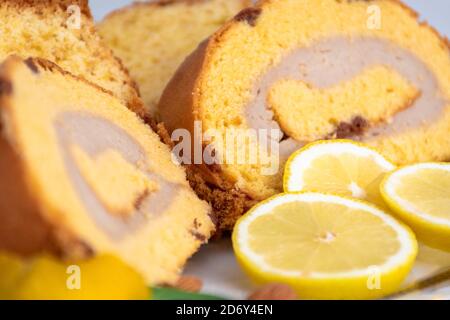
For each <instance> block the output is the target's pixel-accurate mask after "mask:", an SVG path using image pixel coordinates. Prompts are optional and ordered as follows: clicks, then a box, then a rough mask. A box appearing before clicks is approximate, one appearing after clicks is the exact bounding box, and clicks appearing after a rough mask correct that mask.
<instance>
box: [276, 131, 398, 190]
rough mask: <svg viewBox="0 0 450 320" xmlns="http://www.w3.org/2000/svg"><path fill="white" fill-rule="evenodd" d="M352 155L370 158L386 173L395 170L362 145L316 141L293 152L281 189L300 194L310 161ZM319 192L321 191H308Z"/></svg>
mask: <svg viewBox="0 0 450 320" xmlns="http://www.w3.org/2000/svg"><path fill="white" fill-rule="evenodd" d="M345 153H353V154H355V155H359V156H361V157H370V158H371V159H372V160H374V161H375V162H376V163H377V164H378V165H379V166H380V168H382V169H384V170H385V171H386V172H389V171H392V170H394V169H395V165H394V164H393V163H392V162H391V161H389V160H388V159H387V158H386V157H384V156H383V155H381V154H380V153H378V152H377V151H376V150H375V149H372V148H370V147H368V146H366V145H364V144H362V143H359V142H355V141H352V140H345V139H336V140H331V141H328V140H327V141H318V142H314V143H311V144H308V145H307V146H305V147H303V148H301V149H300V150H297V151H296V152H294V153H293V154H292V155H291V156H290V158H289V160H288V161H287V162H286V169H285V174H284V177H283V188H284V190H285V191H286V192H300V191H306V190H304V179H303V173H304V172H306V170H307V169H308V167H309V166H310V165H311V163H312V161H313V160H315V159H317V158H318V157H320V156H322V155H330V154H332V155H339V154H345ZM308 191H315V192H320V191H321V190H308Z"/></svg>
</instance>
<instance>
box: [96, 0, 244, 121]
mask: <svg viewBox="0 0 450 320" xmlns="http://www.w3.org/2000/svg"><path fill="white" fill-rule="evenodd" d="M250 4H251V0H159V1H141V2H136V3H134V4H132V5H130V6H128V7H125V8H122V9H119V10H117V11H114V12H112V13H111V14H110V15H108V16H107V17H106V18H105V19H104V20H103V21H102V22H101V23H100V24H99V25H98V29H99V33H100V35H101V36H102V37H103V38H104V40H105V41H106V43H107V44H108V45H109V46H110V47H111V48H112V49H113V51H114V54H116V55H117V56H118V57H119V58H120V59H122V61H123V63H124V64H125V66H126V67H127V68H128V69H129V70H130V73H131V76H132V77H133V79H134V80H136V81H137V83H138V85H139V89H140V92H141V94H142V98H143V100H144V103H145V104H146V106H148V108H149V109H150V112H151V114H152V115H153V116H155V117H156V116H157V115H156V114H155V111H156V106H157V104H158V101H159V98H160V97H161V93H162V91H163V89H164V87H165V86H166V85H167V83H168V82H169V80H170V78H171V77H172V75H173V73H174V72H175V71H176V69H177V67H178V66H179V65H180V64H181V63H182V62H183V60H184V58H186V56H187V55H189V53H190V52H192V50H194V49H195V48H196V47H197V45H198V44H199V43H200V42H201V41H203V40H204V39H205V38H206V37H208V36H209V35H211V34H212V33H213V32H214V31H216V30H217V29H218V28H219V27H221V26H222V25H223V24H224V23H225V22H226V21H227V20H228V19H230V18H231V17H233V16H234V15H235V14H236V13H238V12H239V11H240V10H241V9H243V8H245V7H247V6H248V5H250Z"/></svg>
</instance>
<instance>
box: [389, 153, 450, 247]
mask: <svg viewBox="0 0 450 320" xmlns="http://www.w3.org/2000/svg"><path fill="white" fill-rule="evenodd" d="M421 169H438V170H445V171H449V172H450V164H449V163H439V162H436V163H419V164H415V165H410V166H405V167H402V168H399V169H398V170H396V171H394V172H392V173H390V174H388V175H387V176H386V177H385V178H384V180H383V181H382V183H381V185H380V192H381V195H382V197H383V199H384V201H385V202H386V203H387V204H388V206H389V207H390V208H391V210H392V212H393V213H394V214H395V215H396V216H397V217H398V218H399V219H400V220H402V221H404V222H405V223H406V224H408V225H409V226H410V227H411V228H412V229H413V230H414V232H415V233H416V235H417V237H418V238H419V240H421V241H423V242H424V243H425V244H427V245H428V246H431V247H433V248H437V249H440V250H444V251H449V252H450V220H448V219H445V218H441V217H436V216H433V215H431V214H427V213H426V212H423V211H421V210H419V209H418V208H417V207H416V206H415V205H414V204H413V203H412V202H411V201H408V200H406V199H403V198H402V197H401V196H400V195H398V194H397V192H396V187H397V186H398V183H399V181H400V179H401V177H403V176H407V175H410V174H413V173H414V172H417V171H418V170H421Z"/></svg>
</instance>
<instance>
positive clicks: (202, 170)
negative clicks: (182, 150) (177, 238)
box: [147, 119, 258, 237]
mask: <svg viewBox="0 0 450 320" xmlns="http://www.w3.org/2000/svg"><path fill="white" fill-rule="evenodd" d="M147 123H149V124H150V126H151V127H152V129H153V130H154V131H155V132H156V133H157V134H158V135H159V136H160V137H161V141H162V142H164V143H165V144H167V145H169V146H170V147H172V148H173V141H172V140H171V139H170V135H169V133H168V132H167V129H166V127H165V126H164V124H163V123H156V122H155V121H154V120H153V119H147ZM185 168H186V177H187V179H188V181H189V184H190V186H191V188H192V189H193V190H194V191H195V193H197V195H198V197H199V198H200V199H202V200H205V201H207V202H208V203H209V204H210V205H211V207H212V210H213V212H212V213H211V219H212V221H213V222H214V224H215V225H216V234H215V236H216V237H220V236H221V234H222V232H224V231H229V230H232V229H233V226H234V223H235V222H236V220H237V219H238V218H239V217H240V216H242V215H243V214H244V213H246V212H247V211H248V210H249V209H250V208H251V207H253V206H254V205H255V204H256V203H257V202H258V201H257V200H255V199H252V198H251V197H250V196H249V195H247V194H245V193H244V192H242V191H241V190H239V189H237V188H236V187H235V186H234V185H233V183H231V182H230V181H227V180H226V179H224V177H223V176H222V175H221V174H220V166H207V165H202V166H197V165H187V166H185Z"/></svg>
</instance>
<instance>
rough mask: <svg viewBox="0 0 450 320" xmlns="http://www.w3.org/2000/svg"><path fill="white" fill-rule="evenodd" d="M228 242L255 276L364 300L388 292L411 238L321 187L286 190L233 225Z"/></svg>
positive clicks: (411, 253)
mask: <svg viewBox="0 0 450 320" xmlns="http://www.w3.org/2000/svg"><path fill="white" fill-rule="evenodd" d="M233 248H234V250H235V254H236V257H237V260H238V261H239V263H240V265H241V266H242V267H243V269H244V271H246V273H248V275H249V276H250V277H251V278H252V279H253V280H254V281H256V282H258V283H273V282H278V283H286V284H288V285H290V286H292V287H293V288H294V289H295V290H296V291H297V293H298V295H299V297H300V298H305V299H369V298H378V297H382V296H385V295H387V294H390V293H393V292H395V291H396V290H397V289H398V287H399V286H400V285H401V283H402V281H403V279H404V278H405V277H406V275H407V274H408V273H409V271H410V270H411V268H412V265H413V262H414V260H415V257H416V255H417V241H416V240H415V236H414V234H413V233H412V232H411V231H410V230H409V228H408V227H407V226H404V225H403V224H402V223H401V222H398V221H397V220H395V218H393V217H391V216H390V215H388V214H386V213H384V212H383V211H382V210H380V209H378V208H377V207H375V206H372V205H370V204H368V203H365V202H363V201H359V200H353V199H349V198H344V197H340V196H335V195H326V194H321V193H286V194H281V195H278V196H275V197H272V198H270V199H268V200H266V201H264V202H262V203H260V204H258V205H257V206H255V207H254V208H253V209H251V210H250V211H249V212H248V213H247V214H246V215H244V216H243V217H242V218H241V219H240V220H239V221H238V223H237V224H236V226H235V229H234V231H233Z"/></svg>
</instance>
